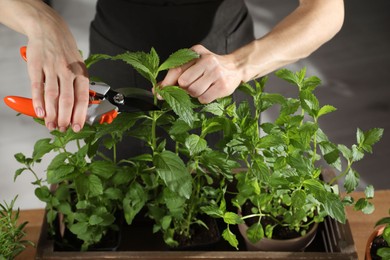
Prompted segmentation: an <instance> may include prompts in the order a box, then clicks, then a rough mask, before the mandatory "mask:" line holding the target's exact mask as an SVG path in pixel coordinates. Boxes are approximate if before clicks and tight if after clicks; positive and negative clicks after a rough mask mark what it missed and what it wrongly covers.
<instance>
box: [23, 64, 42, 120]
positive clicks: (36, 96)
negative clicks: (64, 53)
mask: <svg viewBox="0 0 390 260" xmlns="http://www.w3.org/2000/svg"><path fill="white" fill-rule="evenodd" d="M27 68H28V73H29V76H30V80H31V97H32V101H33V106H34V111H35V114H36V115H37V116H38V117H39V118H44V117H45V109H44V107H45V102H44V97H43V92H44V88H45V84H44V76H43V71H42V67H41V66H40V65H39V64H37V63H35V64H34V62H28V63H27Z"/></svg>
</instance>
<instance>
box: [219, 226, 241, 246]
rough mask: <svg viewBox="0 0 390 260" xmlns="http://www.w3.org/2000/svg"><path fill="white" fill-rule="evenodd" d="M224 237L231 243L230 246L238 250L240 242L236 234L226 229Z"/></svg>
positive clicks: (223, 233)
mask: <svg viewBox="0 0 390 260" xmlns="http://www.w3.org/2000/svg"><path fill="white" fill-rule="evenodd" d="M222 237H223V238H224V239H225V240H226V241H228V242H229V244H230V245H231V246H232V247H234V248H236V249H237V250H238V240H237V237H236V235H235V234H233V233H232V232H231V231H230V229H229V228H226V229H225V230H224V231H223V232H222Z"/></svg>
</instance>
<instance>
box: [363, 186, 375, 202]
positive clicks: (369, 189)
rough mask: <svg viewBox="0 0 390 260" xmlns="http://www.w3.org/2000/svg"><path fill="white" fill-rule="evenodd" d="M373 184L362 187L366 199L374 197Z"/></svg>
mask: <svg viewBox="0 0 390 260" xmlns="http://www.w3.org/2000/svg"><path fill="white" fill-rule="evenodd" d="M374 193H375V191H374V186H372V185H368V186H367V187H366V188H365V189H364V194H365V195H366V198H367V199H372V198H374Z"/></svg>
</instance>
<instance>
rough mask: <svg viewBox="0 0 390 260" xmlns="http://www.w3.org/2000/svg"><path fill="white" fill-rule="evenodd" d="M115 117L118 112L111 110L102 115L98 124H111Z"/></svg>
mask: <svg viewBox="0 0 390 260" xmlns="http://www.w3.org/2000/svg"><path fill="white" fill-rule="evenodd" d="M117 115H118V111H116V110H111V111H110V112H108V113H105V114H104V115H102V117H101V118H100V121H99V123H100V124H103V123H107V124H111V123H112V121H113V120H114V119H115V118H116V117H117Z"/></svg>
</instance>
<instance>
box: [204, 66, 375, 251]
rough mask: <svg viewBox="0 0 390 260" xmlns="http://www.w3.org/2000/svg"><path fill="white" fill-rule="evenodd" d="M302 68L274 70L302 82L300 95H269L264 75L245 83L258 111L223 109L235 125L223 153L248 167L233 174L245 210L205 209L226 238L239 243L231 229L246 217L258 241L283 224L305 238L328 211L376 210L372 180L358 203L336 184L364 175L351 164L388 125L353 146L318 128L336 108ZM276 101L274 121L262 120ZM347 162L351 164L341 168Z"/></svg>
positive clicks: (337, 215) (237, 200) (341, 217)
mask: <svg viewBox="0 0 390 260" xmlns="http://www.w3.org/2000/svg"><path fill="white" fill-rule="evenodd" d="M305 72H306V71H305V69H302V70H301V71H298V72H296V73H293V72H291V71H289V70H287V69H282V70H279V71H277V72H276V75H277V76H278V77H279V78H281V79H283V80H285V81H287V82H289V83H291V84H292V85H294V86H296V87H297V89H298V96H297V97H296V98H292V97H284V96H282V95H281V94H277V93H267V92H265V91H264V89H265V85H266V82H267V77H264V78H262V79H260V80H258V81H255V84H254V86H251V85H249V84H243V85H242V86H241V90H242V91H244V92H245V93H247V94H248V95H249V96H250V97H251V98H252V100H253V104H254V109H251V107H250V105H249V103H247V102H244V103H241V104H236V105H232V106H230V108H231V109H230V110H229V111H228V112H227V113H226V115H227V116H228V117H229V120H230V121H231V122H233V124H234V127H232V129H234V132H233V134H232V135H231V139H230V141H229V142H228V143H227V145H226V152H227V153H228V154H229V155H230V158H235V159H237V161H239V162H241V163H242V164H243V165H245V166H246V167H245V168H244V170H242V171H240V172H239V173H238V174H236V175H235V179H236V183H237V184H236V188H237V192H236V194H235V197H234V199H233V200H232V202H231V203H232V204H233V205H234V206H236V207H237V209H238V211H239V213H241V214H242V215H241V216H240V215H239V214H237V213H236V212H229V211H226V210H224V209H225V207H224V206H222V207H214V208H213V207H211V208H209V209H208V213H209V214H210V215H213V216H216V217H219V218H223V219H224V221H225V222H226V223H227V228H226V230H225V231H224V233H223V234H224V238H225V239H226V240H227V241H228V242H229V243H230V244H231V245H232V246H234V247H237V245H238V242H237V239H236V236H235V234H233V233H232V232H231V231H230V228H229V226H230V225H235V224H242V223H244V221H245V222H247V223H250V224H249V228H248V231H247V234H246V235H247V237H248V239H249V240H250V241H251V242H253V243H255V242H257V241H259V240H260V239H262V238H263V237H267V238H275V237H277V232H276V230H277V229H280V228H284V229H286V230H290V231H295V232H296V234H297V235H304V234H305V233H306V232H307V230H308V229H309V228H310V226H311V225H312V224H313V223H315V222H316V223H319V222H322V221H324V218H325V217H327V216H329V217H331V218H333V219H335V220H337V221H338V222H340V223H345V221H346V216H345V211H344V207H346V206H353V207H354V209H355V210H361V211H363V212H364V213H367V214H369V213H371V212H372V211H373V210H374V206H373V205H372V203H371V202H370V199H371V198H372V197H373V195H374V188H373V187H372V186H371V185H368V186H367V187H366V188H365V194H366V197H365V198H362V199H359V200H358V201H353V199H352V198H351V197H350V196H348V195H347V196H341V194H340V192H339V188H338V184H339V183H341V182H343V183H344V188H345V190H346V192H347V194H349V193H351V192H353V191H354V190H356V189H357V188H358V186H359V174H358V173H357V172H356V170H355V169H353V168H352V167H353V164H354V163H355V162H357V161H360V160H361V159H363V157H364V155H365V153H366V152H369V153H371V152H372V146H373V145H374V144H375V143H376V142H378V141H379V140H380V138H381V136H382V134H383V129H379V128H375V129H371V130H368V131H362V130H360V129H358V130H357V134H356V135H357V143H356V144H354V145H352V146H351V147H346V146H345V145H342V144H334V143H332V142H331V141H330V140H329V138H328V137H327V136H326V134H325V133H324V131H323V130H322V129H321V128H320V124H319V120H320V118H321V117H322V116H325V115H327V114H329V113H331V112H333V111H335V110H336V108H334V107H333V106H331V105H324V106H320V104H319V101H318V99H317V97H316V96H315V95H314V93H313V91H314V90H315V89H316V87H317V86H318V85H319V84H320V79H319V78H317V77H306V76H305ZM272 106H277V107H278V108H279V114H278V116H277V118H276V119H275V120H274V121H273V122H262V118H261V117H262V114H263V113H265V112H266V111H267V110H268V109H269V108H271V107H272ZM253 110H254V111H253ZM342 161H344V162H346V163H345V165H344V166H343V164H342ZM324 167H332V168H333V169H335V172H336V176H335V177H334V178H333V179H332V180H331V181H330V182H326V181H324V180H323V179H322V177H321V171H322V169H323V168H324ZM250 219H252V221H251V222H248V221H249V220H250ZM263 223H266V224H263Z"/></svg>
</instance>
